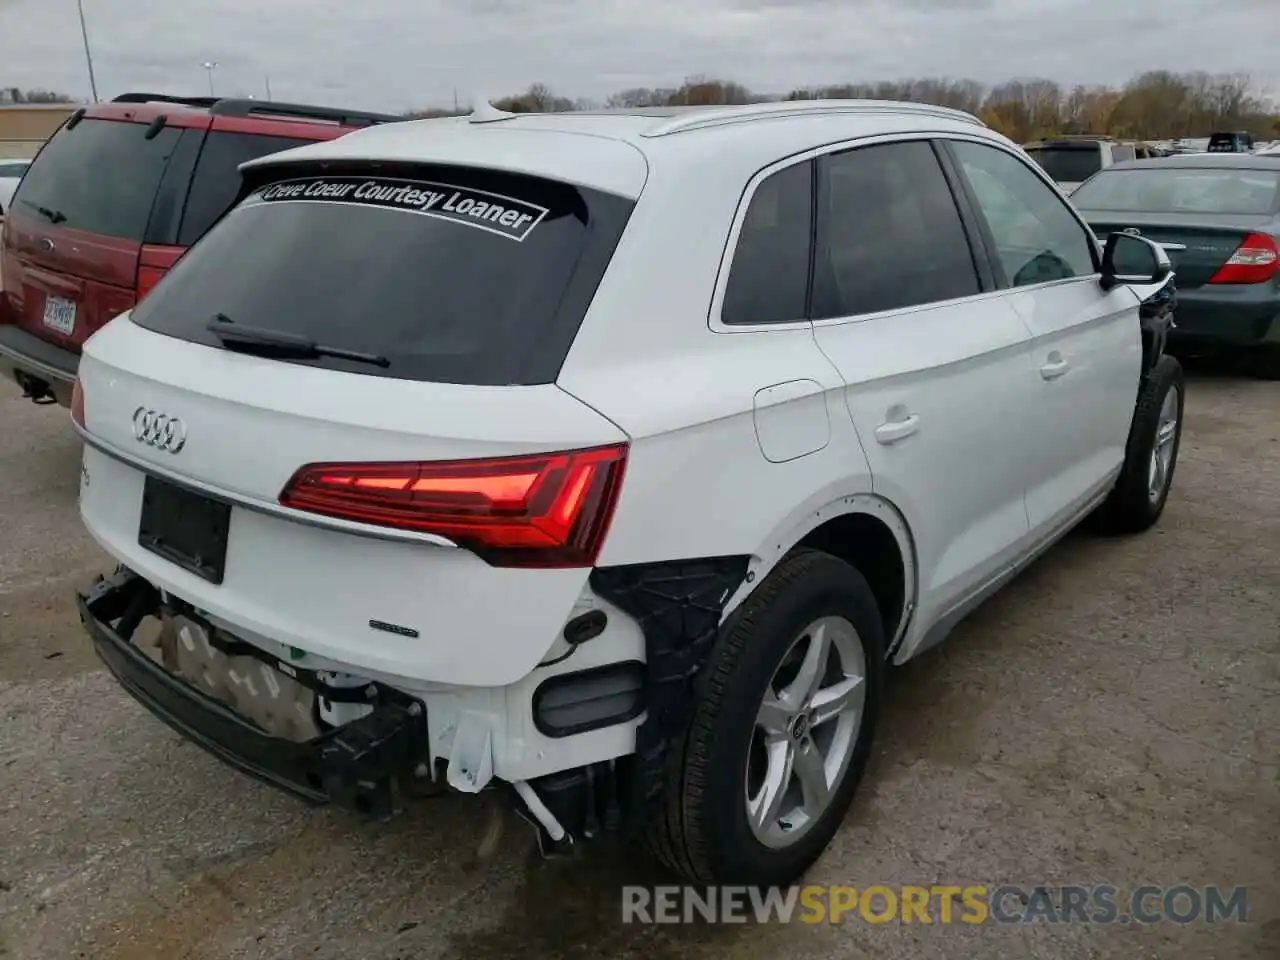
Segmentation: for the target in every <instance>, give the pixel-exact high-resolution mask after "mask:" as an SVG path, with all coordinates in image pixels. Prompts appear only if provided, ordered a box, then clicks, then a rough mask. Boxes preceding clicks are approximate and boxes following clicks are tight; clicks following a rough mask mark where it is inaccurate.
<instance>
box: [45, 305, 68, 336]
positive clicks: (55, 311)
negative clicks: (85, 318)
mask: <svg viewBox="0 0 1280 960" xmlns="http://www.w3.org/2000/svg"><path fill="white" fill-rule="evenodd" d="M42 319H43V321H44V325H45V326H46V327H48V328H49V329H50V330H57V331H58V333H60V334H62V335H63V336H64V337H69V336H71V335H72V334H73V333H75V330H76V302H75V301H74V300H67V299H65V298H64V297H47V298H46V299H45V301H44V317H43V318H42Z"/></svg>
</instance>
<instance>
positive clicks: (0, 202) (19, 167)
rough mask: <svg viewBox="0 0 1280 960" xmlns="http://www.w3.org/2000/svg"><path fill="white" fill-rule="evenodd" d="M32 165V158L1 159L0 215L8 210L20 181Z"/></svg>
mask: <svg viewBox="0 0 1280 960" xmlns="http://www.w3.org/2000/svg"><path fill="white" fill-rule="evenodd" d="M30 165H31V161H30V160H0V217H3V216H4V215H5V212H6V211H8V209H9V204H10V202H11V201H12V200H13V192H14V191H15V190H17V189H18V181H19V180H21V179H22V175H23V174H24V173H26V172H27V167H29V166H30Z"/></svg>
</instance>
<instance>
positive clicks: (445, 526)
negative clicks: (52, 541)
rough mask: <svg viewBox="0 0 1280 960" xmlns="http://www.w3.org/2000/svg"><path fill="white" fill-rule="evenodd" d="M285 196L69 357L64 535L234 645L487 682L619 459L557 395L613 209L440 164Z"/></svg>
mask: <svg viewBox="0 0 1280 960" xmlns="http://www.w3.org/2000/svg"><path fill="white" fill-rule="evenodd" d="M293 176H295V177H296V179H292V180H289V181H283V182H276V183H272V184H269V185H266V186H265V187H263V188H260V189H258V190H257V191H256V192H255V193H254V194H252V195H251V196H250V197H248V199H247V200H246V201H245V202H244V203H243V204H241V205H240V206H239V207H238V208H236V209H234V210H232V211H231V212H230V213H229V214H228V215H227V216H226V217H225V218H223V219H222V220H221V221H220V222H219V223H218V224H216V225H215V226H214V227H213V229H212V230H211V231H210V232H209V233H208V234H207V235H206V236H205V238H204V239H203V240H202V241H201V243H199V244H198V245H196V246H195V247H193V248H192V249H191V251H190V252H189V253H188V254H187V255H186V256H185V257H183V259H182V260H181V261H179V262H178V263H177V264H176V265H175V267H174V268H173V270H172V271H171V272H170V273H169V274H168V275H167V276H166V277H165V278H164V279H162V280H161V281H160V283H159V284H158V285H157V286H156V287H155V289H154V290H153V291H152V292H151V293H150V294H149V295H148V297H147V298H146V299H145V300H144V301H142V303H140V304H139V306H138V308H137V309H136V310H135V311H134V312H133V313H132V314H131V317H130V319H129V320H124V319H122V320H121V321H120V322H118V323H116V324H113V325H112V326H111V327H109V328H107V329H106V330H104V331H102V333H101V334H99V335H98V336H97V337H95V338H94V339H93V341H92V342H91V343H90V344H89V345H88V347H87V349H86V352H85V357H84V361H83V362H82V364H81V368H80V374H81V381H82V387H83V397H84V421H85V430H86V433H87V435H88V436H89V439H90V445H89V449H88V450H87V451H86V472H87V474H88V476H87V479H86V480H85V481H84V486H83V488H82V500H81V509H82V514H83V516H84V519H85V522H86V524H87V526H88V528H89V530H90V531H91V532H92V533H93V534H94V535H95V537H97V538H98V540H99V541H100V542H101V543H103V545H104V546H106V547H107V549H108V550H110V551H111V552H113V553H114V554H116V556H118V557H119V558H120V559H121V560H122V561H123V562H125V563H126V564H128V565H130V566H131V567H133V568H134V569H137V570H138V571H139V572H141V573H143V574H144V575H145V576H147V577H148V578H149V579H152V580H153V581H154V582H156V583H158V584H160V585H161V586H163V587H165V588H167V589H168V590H170V591H171V592H172V593H173V594H175V595H176V596H179V597H181V598H183V599H186V600H188V601H189V602H191V603H193V604H195V605H196V606H197V607H199V608H201V609H203V610H205V611H207V612H208V613H210V614H212V615H213V616H215V617H218V618H221V619H223V620H225V621H228V622H230V623H231V624H233V625H235V627H236V628H238V629H239V630H241V631H242V632H243V633H244V634H245V635H246V636H248V637H249V638H251V639H259V640H262V639H265V640H266V641H268V642H276V643H280V644H286V645H288V646H291V647H294V648H297V649H298V650H302V651H306V652H307V653H309V654H314V655H316V656H319V657H323V658H328V659H330V660H334V661H338V662H341V663H346V664H351V665H354V666H356V667H357V668H359V669H361V670H363V671H365V672H367V673H369V674H373V675H390V676H399V677H410V678H417V679H423V680H430V681H440V682H449V683H474V684H485V685H490V684H504V683H509V682H512V681H514V680H515V679H518V678H519V677H521V676H523V675H524V674H525V673H527V672H528V671H529V670H530V669H531V668H532V667H533V666H534V665H535V664H536V663H537V661H538V660H539V659H540V658H541V657H542V656H543V655H544V654H545V652H546V650H547V649H548V647H549V646H550V644H551V643H552V642H553V640H554V638H555V637H556V636H557V635H558V633H559V632H560V630H561V629H562V628H563V625H564V622H565V620H566V619H567V618H568V617H569V615H570V613H571V610H572V608H573V605H574V603H575V601H576V600H577V599H578V597H579V595H580V593H581V591H582V589H583V587H584V585H585V583H586V578H587V575H588V573H589V570H590V565H591V562H592V559H593V554H594V551H595V549H597V548H598V545H599V542H600V540H601V538H602V536H603V534H604V531H605V530H606V529H607V525H608V519H609V512H610V510H611V504H612V502H613V498H614V497H615V496H616V493H617V489H618V487H617V484H618V483H619V480H620V474H621V469H622V466H623V464H624V462H625V453H626V448H625V442H626V439H627V438H626V436H625V435H624V434H623V433H622V432H621V431H620V430H619V429H618V428H617V427H616V426H615V425H613V424H612V423H611V422H610V421H608V420H606V419H605V418H604V417H602V416H601V415H599V414H598V413H596V412H595V411H594V410H592V409H591V408H589V407H587V406H586V405H584V404H582V403H581V402H579V401H577V400H576V399H574V398H572V397H571V396H569V395H568V394H567V393H565V392H564V391H562V390H560V389H559V388H558V387H557V386H556V385H555V378H556V376H557V375H558V372H559V368H560V366H561V364H562V362H563V360H564V357H565V355H566V354H567V352H568V349H569V346H570V345H571V343H572V341H573V338H574V337H575V336H576V333H577V330H578V326H579V324H580V323H581V321H582V318H583V316H584V314H585V311H586V308H587V306H588V304H589V303H590V300H591V298H592V296H593V294H594V290H595V287H596V284H597V283H598V282H599V280H600V278H601V276H602V274H603V271H604V270H605V268H606V266H607V264H608V262H609V259H610V257H611V256H612V252H613V249H614V246H615V245H616V243H617V241H618V238H619V236H620V235H621V230H622V227H623V225H624V224H625V222H626V219H627V217H628V215H629V211H630V209H631V206H632V204H631V201H628V200H624V199H621V198H619V197H616V196H613V195H609V194H603V193H597V192H594V191H591V190H589V189H586V188H577V187H571V186H568V185H565V184H562V183H557V182H552V181H547V180H542V179H535V178H531V177H524V176H515V175H509V174H497V173H492V172H489V171H481V170H475V169H467V168H460V167H452V168H436V169H423V168H414V169H412V170H404V169H401V170H399V171H391V170H389V169H388V168H386V167H383V168H381V169H380V170H378V171H377V175H376V176H375V175H371V173H370V171H369V170H367V169H365V170H363V171H357V170H354V169H353V170H348V171H345V172H342V171H333V170H332V169H331V168H330V169H329V170H326V175H325V176H324V177H323V178H321V177H318V176H314V175H312V176H302V175H300V174H297V173H295V174H293ZM584 450H585V451H588V452H586V453H581V454H566V453H565V451H584ZM459 461H461V462H459ZM148 474H150V475H152V476H153V477H156V476H158V477H162V478H166V479H167V480H168V481H170V482H171V483H174V484H176V485H177V486H178V487H179V488H180V489H181V488H185V489H186V491H187V496H186V497H185V498H184V497H183V496H182V495H181V494H174V493H173V491H172V490H171V489H168V488H165V487H157V486H156V483H157V481H156V480H155V479H152V480H150V481H148V480H145V479H144V477H145V476H146V475H148ZM148 485H150V486H148ZM192 491H195V492H196V493H203V494H206V495H208V494H212V495H213V496H214V498H215V499H216V500H220V501H221V502H223V503H225V504H229V508H228V510H227V511H225V515H223V512H222V511H220V509H219V508H217V507H210V506H208V504H205V505H204V506H193V504H199V503H200V501H199V500H193V499H192V496H191V494H192ZM144 494H146V501H147V504H148V506H147V507H146V509H145V510H144ZM184 499H185V506H182V507H181V512H184V513H185V516H186V517H187V518H188V521H187V522H186V523H185V524H183V523H181V522H179V521H176V520H175V519H174V516H175V514H174V504H175V503H177V502H179V501H184ZM144 541H145V544H146V545H144ZM450 544H455V545H450ZM197 554H198V555H199V559H198V560H197V559H196V555H197Z"/></svg>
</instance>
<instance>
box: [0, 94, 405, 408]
mask: <svg viewBox="0 0 1280 960" xmlns="http://www.w3.org/2000/svg"><path fill="white" fill-rule="evenodd" d="M400 119H403V118H400V117H394V116H384V115H381V114H372V113H367V112H361V111H352V110H339V109H331V108H327V107H315V106H304V105H299V104H287V103H272V102H268V101H261V100H227V99H222V100H218V99H213V98H203V97H192V98H183V97H170V96H164V95H160V94H152V93H128V94H123V95H121V96H119V97H116V98H115V99H114V100H113V101H111V102H110V103H102V104H97V105H94V106H90V107H84V108H82V109H79V110H77V111H76V112H75V113H73V114H72V115H71V117H70V118H69V119H68V120H67V121H66V123H65V124H63V126H62V127H61V128H60V129H59V130H58V132H57V133H55V134H54V135H53V136H52V137H51V138H50V139H49V141H48V142H47V143H46V144H45V145H44V147H43V148H42V149H41V150H40V152H39V153H38V154H37V155H36V158H35V160H34V161H32V163H31V166H30V167H29V168H28V170H27V172H26V175H25V176H24V177H23V179H22V182H21V184H20V185H19V187H18V189H17V191H16V192H15V194H14V197H13V200H12V203H11V209H10V210H9V213H8V216H7V217H6V219H5V227H4V233H3V237H2V238H0V279H2V280H3V283H2V284H0V285H2V286H3V290H4V292H3V293H0V376H6V377H8V378H10V379H13V380H16V381H17V382H18V384H19V385H20V386H21V387H22V389H23V392H24V394H25V395H26V396H28V397H29V398H31V399H32V400H34V401H35V402H37V403H50V402H55V401H56V402H59V403H61V404H63V405H64V406H65V405H67V404H68V403H69V402H70V398H71V384H72V381H74V379H75V374H76V367H77V365H78V363H79V355H80V348H81V345H82V344H83V343H84V341H85V339H86V338H87V337H88V336H89V335H90V334H92V333H93V332H94V331H95V330H97V329H99V328H100V327H101V326H102V325H103V324H105V323H106V322H107V321H108V320H110V319H111V318H112V317H114V316H115V315H116V314H118V313H121V312H123V311H125V310H128V309H129V308H130V307H132V306H133V305H134V303H135V302H136V301H137V300H138V299H139V298H140V297H142V296H143V295H145V294H146V292H147V291H148V290H149V289H150V288H151V287H152V286H153V285H154V284H155V282H156V281H157V280H158V279H159V278H160V276H161V275H163V274H164V272H165V271H166V270H167V269H168V268H169V267H170V266H171V265H172V264H173V263H174V261H175V260H177V258H178V257H179V256H181V255H182V253H183V252H184V251H185V250H186V249H187V247H189V246H190V245H191V244H192V243H194V242H195V240H196V239H198V238H199V237H200V236H201V235H202V234H203V233H204V232H205V231H206V230H207V229H208V228H209V225H210V224H212V223H213V222H214V221H215V220H216V219H217V218H218V217H219V216H220V215H221V214H222V213H223V212H224V211H225V210H226V209H227V207H228V206H229V205H230V204H231V202H232V201H233V200H234V199H235V196H236V191H237V190H238V189H239V186H240V174H239V169H238V167H239V165H240V164H241V163H243V162H244V161H246V160H251V159H253V158H255V157H260V156H262V155H264V154H269V153H276V152H278V151H280V150H286V149H289V148H290V147H296V146H299V145H301V144H306V143H314V142H316V141H320V140H329V139H332V138H334V137H338V136H341V135H342V134H344V133H349V132H350V131H351V130H354V129H356V128H357V127H362V126H369V125H370V124H376V123H385V122H388V121H393V120H400Z"/></svg>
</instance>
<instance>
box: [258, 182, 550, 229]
mask: <svg viewBox="0 0 1280 960" xmlns="http://www.w3.org/2000/svg"><path fill="white" fill-rule="evenodd" d="M306 201H320V202H325V203H351V204H358V205H362V206H368V207H382V208H383V209H386V210H403V211H405V212H407V213H417V214H421V215H423V216H428V217H437V218H439V219H442V220H452V221H454V222H456V223H463V224H466V225H467V226H470V227H477V228H479V229H481V230H487V231H489V232H490V233H496V234H498V235H499V236H503V237H507V238H509V239H511V240H515V241H517V242H519V241H522V240H524V238H525V237H527V236H529V234H530V233H532V232H533V229H534V228H535V227H536V226H537V225H538V224H539V223H541V222H542V220H543V218H544V217H546V215H547V213H548V212H549V211H548V210H547V208H546V207H540V206H538V205H537V204H535V203H529V202H528V201H525V200H517V199H516V198H515V197H504V196H502V195H501V194H497V193H488V192H486V191H484V190H473V189H471V188H469V187H455V186H450V185H449V184H444V183H430V182H428V181H423V180H383V179H377V178H372V177H324V178H314V179H307V180H286V181H283V182H280V183H273V184H271V185H269V186H267V187H263V188H262V189H261V190H258V191H257V192H255V193H253V194H251V195H250V197H249V203H289V202H306Z"/></svg>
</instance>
